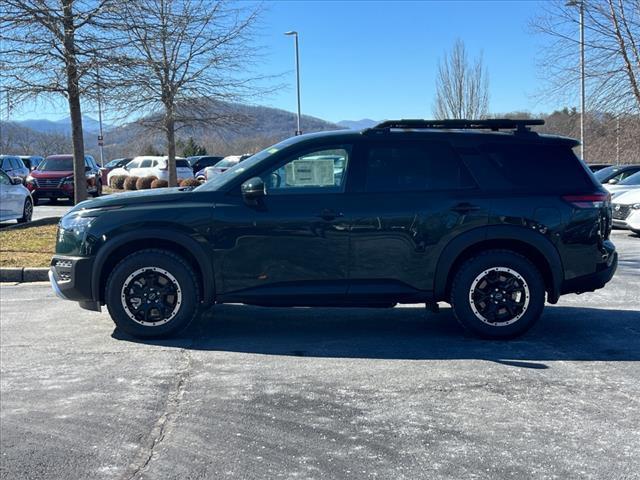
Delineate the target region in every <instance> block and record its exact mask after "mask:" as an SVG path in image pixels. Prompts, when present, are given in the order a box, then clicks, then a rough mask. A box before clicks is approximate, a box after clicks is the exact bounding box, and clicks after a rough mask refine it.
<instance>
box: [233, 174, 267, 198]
mask: <svg viewBox="0 0 640 480" xmlns="http://www.w3.org/2000/svg"><path fill="white" fill-rule="evenodd" d="M240 190H241V191H242V196H243V197H244V199H245V201H247V202H249V203H255V202H256V201H257V200H258V199H260V198H262V197H264V196H265V195H266V194H267V190H266V189H265V186H264V182H263V181H262V179H261V178H260V177H253V178H250V179H249V180H247V181H246V182H244V183H243V184H242V185H241V186H240Z"/></svg>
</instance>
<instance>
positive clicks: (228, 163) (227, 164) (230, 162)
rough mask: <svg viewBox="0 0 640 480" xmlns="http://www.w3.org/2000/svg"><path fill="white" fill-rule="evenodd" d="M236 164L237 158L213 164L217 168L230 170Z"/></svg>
mask: <svg viewBox="0 0 640 480" xmlns="http://www.w3.org/2000/svg"><path fill="white" fill-rule="evenodd" d="M236 163H238V159H237V158H233V159H229V160H220V161H219V162H218V163H216V164H215V166H216V167H217V168H230V167H233V166H234V165H235V164H236Z"/></svg>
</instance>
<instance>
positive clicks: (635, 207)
mask: <svg viewBox="0 0 640 480" xmlns="http://www.w3.org/2000/svg"><path fill="white" fill-rule="evenodd" d="M631 208H633V209H634V210H640V203H634V204H633V205H631Z"/></svg>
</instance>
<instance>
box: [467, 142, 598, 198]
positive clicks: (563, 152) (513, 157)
mask: <svg viewBox="0 0 640 480" xmlns="http://www.w3.org/2000/svg"><path fill="white" fill-rule="evenodd" d="M479 150H480V152H481V153H482V155H481V156H480V157H479V158H478V160H477V161H475V162H472V161H469V162H468V164H469V165H470V168H472V169H473V174H474V176H475V177H476V178H477V179H478V182H480V183H481V184H482V186H483V187H485V188H487V189H512V188H519V189H523V190H527V191H536V192H539V191H544V192H565V191H567V190H569V191H571V190H575V191H581V190H584V189H586V188H592V187H593V185H592V183H591V179H590V176H589V174H588V173H587V172H586V171H585V169H584V167H583V166H582V164H581V162H580V160H578V158H577V157H576V156H575V154H574V153H573V151H572V150H571V147H570V146H562V145H541V144H537V143H519V142H518V143H506V142H505V143H500V144H498V143H495V144H485V145H480V148H479Z"/></svg>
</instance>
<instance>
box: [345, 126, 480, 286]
mask: <svg viewBox="0 0 640 480" xmlns="http://www.w3.org/2000/svg"><path fill="white" fill-rule="evenodd" d="M359 171H360V175H358V177H359V178H361V179H362V184H361V185H360V186H359V188H358V190H359V191H360V192H359V193H358V194H356V195H357V196H359V197H360V199H359V200H358V201H356V200H355V199H354V201H352V202H351V203H350V208H351V210H350V211H349V212H348V214H349V216H351V217H353V222H352V227H351V254H350V259H349V272H350V278H351V283H350V287H349V295H350V296H351V297H358V296H364V297H368V298H370V297H371V296H373V295H376V296H378V298H380V295H382V294H383V293H384V292H387V293H388V292H395V293H396V294H402V293H408V294H410V293H411V292H414V293H415V292H416V291H419V292H425V291H431V290H432V289H433V283H434V276H435V269H436V264H437V261H438V258H439V257H440V253H441V252H442V250H443V248H444V247H445V246H446V245H447V244H448V243H449V242H450V241H451V240H452V239H453V238H454V237H456V236H457V235H459V234H460V233H463V232H465V231H467V230H470V229H473V228H476V227H480V226H483V225H486V223H487V219H488V212H489V207H490V203H489V201H487V200H484V199H483V198H482V196H481V195H479V190H478V189H477V187H476V185H475V183H474V181H473V179H472V177H471V175H470V174H469V172H468V170H467V168H466V166H465V165H464V163H463V162H462V160H461V159H460V158H459V157H458V155H457V154H456V152H455V151H454V150H453V148H452V147H451V146H450V145H449V144H448V143H447V142H445V141H437V140H428V141H416V140H411V141H408V140H402V139H399V140H396V141H391V140H379V141H372V142H370V143H369V145H368V147H367V148H366V150H365V152H364V154H363V155H362V157H361V165H360V166H359Z"/></svg>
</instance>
